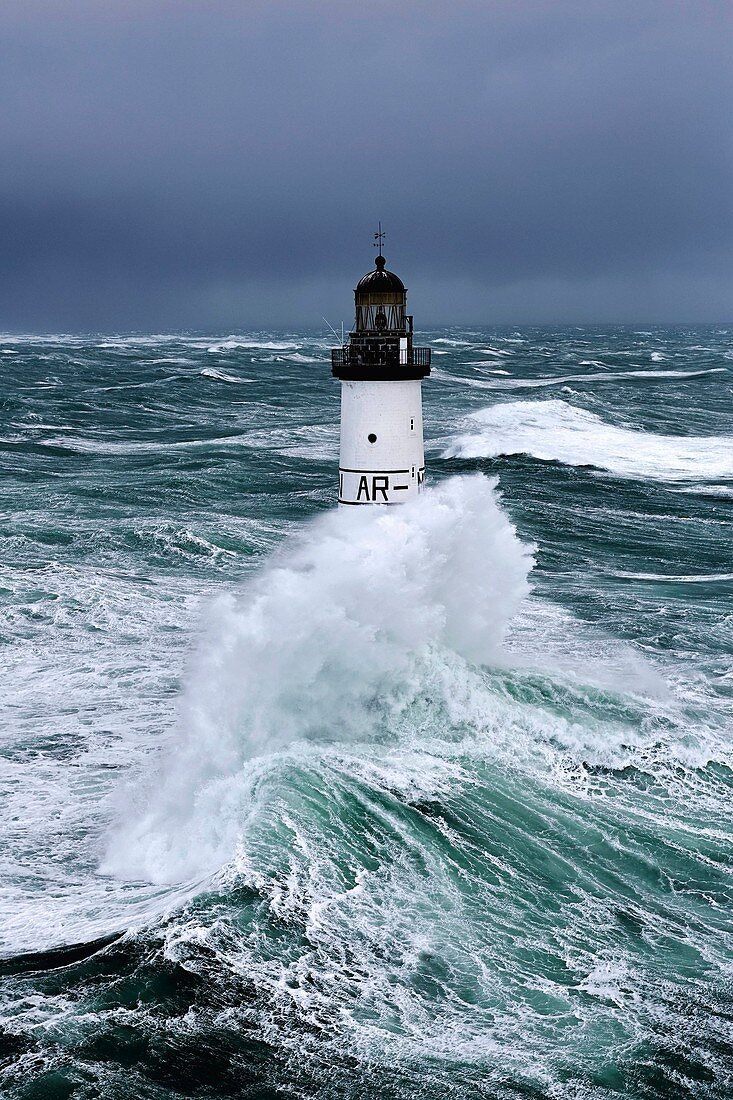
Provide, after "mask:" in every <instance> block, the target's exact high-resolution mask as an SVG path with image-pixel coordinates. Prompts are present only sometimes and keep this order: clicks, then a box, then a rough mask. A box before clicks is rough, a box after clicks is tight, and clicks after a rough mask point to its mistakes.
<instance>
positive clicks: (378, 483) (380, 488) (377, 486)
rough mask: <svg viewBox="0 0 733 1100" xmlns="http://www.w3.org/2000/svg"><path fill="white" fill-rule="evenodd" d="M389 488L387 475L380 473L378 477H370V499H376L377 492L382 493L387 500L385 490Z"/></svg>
mask: <svg viewBox="0 0 733 1100" xmlns="http://www.w3.org/2000/svg"><path fill="white" fill-rule="evenodd" d="M388 489H389V476H388V475H386V474H385V475H384V476H382V475H381V474H380V476H379V477H373V478H372V500H376V499H377V493H381V494H382V498H383V499H384V500H387V490H388Z"/></svg>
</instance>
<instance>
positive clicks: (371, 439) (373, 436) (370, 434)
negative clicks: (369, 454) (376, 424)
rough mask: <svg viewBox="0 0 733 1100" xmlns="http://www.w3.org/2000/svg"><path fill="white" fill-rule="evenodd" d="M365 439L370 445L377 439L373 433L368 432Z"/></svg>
mask: <svg viewBox="0 0 733 1100" xmlns="http://www.w3.org/2000/svg"><path fill="white" fill-rule="evenodd" d="M367 439H368V440H369V442H370V443H376V442H377V437H376V435H375V434H374V432H370V433H369V435H368V436H367Z"/></svg>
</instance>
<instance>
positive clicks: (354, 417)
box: [331, 230, 430, 504]
mask: <svg viewBox="0 0 733 1100" xmlns="http://www.w3.org/2000/svg"><path fill="white" fill-rule="evenodd" d="M381 235H382V234H381V230H380V234H378V237H379V238H380V243H381ZM375 268H376V270H374V271H370V272H368V273H367V274H366V275H365V276H364V277H363V279H360V280H359V282H358V284H357V286H356V290H355V292H354V296H355V299H356V318H355V323H354V330H353V331H352V332H351V333H350V335H349V343H348V344H345V345H344V346H343V347H340V348H334V349H333V351H332V352H331V362H332V373H333V374H334V375H335V377H336V378H339V379H340V380H341V455H340V462H339V504H403V503H405V502H406V501H407V500H409V499H410V498H412V497H414V496H416V495H417V493H419V492H420V489H421V488H422V484H423V481H424V478H425V452H424V447H423V426H422V380H423V378H425V377H426V375H428V374H429V373H430V349H429V348H416V347H414V346H413V343H412V317H411V316H410V315H409V314H408V313H407V291H406V289H405V286H404V283H403V282H402V280H401V279H400V278H399V277H398V276H397V275H395V274H394V272H392V271H387V270H386V260H385V258H384V256H382V255H381V252H380V255H379V256H377V258H376V261H375Z"/></svg>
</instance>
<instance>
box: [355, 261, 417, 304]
mask: <svg viewBox="0 0 733 1100" xmlns="http://www.w3.org/2000/svg"><path fill="white" fill-rule="evenodd" d="M386 263H387V261H386V260H385V258H384V256H382V255H379V256H377V258H376V260H375V261H374V264H375V266H376V271H367V273H366V275H365V276H364V277H363V278H362V279H359V282H358V283H357V284H356V294H357V295H361V294H370V295H371V294H404V293H405V284H404V283H403V282H402V279H400V277H399V275H395V273H394V271H387V270H386V268H385V264H386Z"/></svg>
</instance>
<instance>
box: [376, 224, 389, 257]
mask: <svg viewBox="0 0 733 1100" xmlns="http://www.w3.org/2000/svg"><path fill="white" fill-rule="evenodd" d="M378 224H379V232H378V233H375V234H374V247H375V248H378V249H379V255H380V256H381V255H382V244H383V243H384V238H385V237H386V236H387V234H386V233H383V232H382V223H381V221H380V222H379V223H378Z"/></svg>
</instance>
